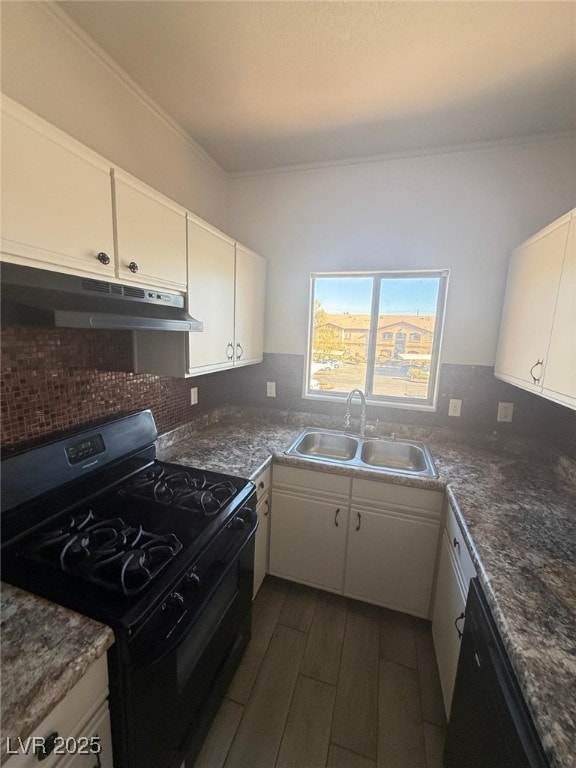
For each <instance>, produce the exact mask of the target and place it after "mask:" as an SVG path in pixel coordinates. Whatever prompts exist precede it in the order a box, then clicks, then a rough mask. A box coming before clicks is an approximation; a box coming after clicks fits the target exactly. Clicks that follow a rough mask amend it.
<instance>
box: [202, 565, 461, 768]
mask: <svg viewBox="0 0 576 768" xmlns="http://www.w3.org/2000/svg"><path fill="white" fill-rule="evenodd" d="M445 727H446V719H445V715H444V707H443V704H442V696H441V692H440V682H439V679H438V670H437V667H436V659H435V656H434V649H433V646H432V634H431V630H430V623H429V622H426V621H422V620H420V619H415V618H412V617H410V616H406V615H404V614H401V613H395V612H394V611H388V610H386V609H383V608H378V607H377V606H373V605H367V604H365V603H359V602H357V601H355V600H349V599H347V598H344V597H341V596H339V595H332V594H329V593H327V592H321V591H319V590H315V589H311V588H309V587H304V586H301V585H299V584H294V583H291V582H288V581H283V580H281V579H276V578H273V577H270V576H267V577H266V579H265V581H264V584H263V585H262V588H261V589H260V592H259V593H258V595H257V597H256V599H255V601H254V615H253V628H252V640H251V643H250V645H249V646H248V649H247V651H246V654H245V656H244V658H243V660H242V663H241V665H240V667H239V669H238V671H237V673H236V677H235V678H234V680H233V681H232V684H231V686H230V688H229V690H228V693H227V696H226V699H225V700H224V702H223V703H222V706H221V707H220V711H219V713H218V715H217V717H216V720H215V721H214V724H213V726H212V729H211V731H210V733H209V734H208V737H207V739H206V742H205V744H204V747H203V749H202V752H201V754H200V755H199V757H198V760H197V761H196V764H195V768H222V767H224V768H442V757H441V755H442V748H443V743H444V735H445Z"/></svg>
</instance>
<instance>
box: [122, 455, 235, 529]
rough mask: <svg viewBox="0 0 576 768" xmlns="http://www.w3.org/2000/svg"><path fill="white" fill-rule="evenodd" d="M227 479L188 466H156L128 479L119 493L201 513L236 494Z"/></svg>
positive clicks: (213, 511)
mask: <svg viewBox="0 0 576 768" xmlns="http://www.w3.org/2000/svg"><path fill="white" fill-rule="evenodd" d="M237 492H238V489H237V488H236V486H235V485H234V483H232V482H231V481H230V480H217V481H213V480H211V479H209V478H208V477H207V476H206V475H204V474H202V473H199V472H191V471H189V470H174V469H173V468H171V467H166V466H155V467H151V468H150V469H147V470H145V471H143V472H140V473H139V474H138V475H137V476H136V477H135V478H133V479H131V480H129V481H128V482H127V483H126V484H125V485H124V486H123V488H122V489H121V491H120V493H122V494H123V495H127V496H133V497H136V498H140V499H146V500H148V501H155V502H157V503H158V504H164V505H166V506H171V507H177V508H179V509H185V510H187V511H188V512H195V513H198V514H201V515H204V516H208V517H210V516H212V515H215V514H217V513H218V512H219V511H220V510H221V509H222V508H223V507H225V506H226V504H228V502H229V501H230V500H231V499H232V498H233V497H234V496H235V495H236V493H237Z"/></svg>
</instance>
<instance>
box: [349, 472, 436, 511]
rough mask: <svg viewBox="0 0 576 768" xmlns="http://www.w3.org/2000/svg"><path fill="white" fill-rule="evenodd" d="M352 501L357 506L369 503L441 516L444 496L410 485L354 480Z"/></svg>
mask: <svg viewBox="0 0 576 768" xmlns="http://www.w3.org/2000/svg"><path fill="white" fill-rule="evenodd" d="M352 501H353V502H354V503H356V504H361V503H363V502H365V503H366V502H367V503H368V504H380V505H381V504H384V505H386V506H391V507H401V508H413V509H425V510H428V511H430V512H437V513H438V515H439V514H440V512H441V511H442V506H443V503H444V494H443V493H442V492H441V491H429V490H427V489H425V488H413V487H412V486H409V485H395V484H394V483H386V482H380V481H377V480H360V479H359V478H354V480H353V481H352Z"/></svg>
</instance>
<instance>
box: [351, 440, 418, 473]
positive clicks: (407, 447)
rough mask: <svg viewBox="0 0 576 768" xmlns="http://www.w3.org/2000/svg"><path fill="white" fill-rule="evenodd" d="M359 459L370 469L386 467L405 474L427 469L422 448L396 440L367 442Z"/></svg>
mask: <svg viewBox="0 0 576 768" xmlns="http://www.w3.org/2000/svg"><path fill="white" fill-rule="evenodd" d="M360 459H361V461H362V462H363V463H364V464H369V465H370V466H371V467H387V468H388V469H401V470H403V471H407V472H424V471H425V470H426V468H427V464H426V456H425V453H424V448H423V447H422V448H421V447H420V446H419V445H414V443H405V442H403V441H402V442H400V441H396V440H369V441H367V442H365V443H364V444H363V445H362V451H361V452H360Z"/></svg>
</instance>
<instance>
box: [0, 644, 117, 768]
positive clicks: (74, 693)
mask: <svg viewBox="0 0 576 768" xmlns="http://www.w3.org/2000/svg"><path fill="white" fill-rule="evenodd" d="M107 695H108V666H107V657H106V654H104V655H103V656H101V657H100V658H99V659H97V660H96V661H94V662H93V663H92V664H91V665H90V666H89V667H88V669H87V670H86V673H85V674H84V676H83V677H82V678H81V679H80V680H79V681H78V682H77V683H76V685H75V686H74V687H73V688H72V689H71V690H70V691H68V693H67V694H66V696H65V697H64V698H63V699H62V701H61V702H60V703H59V704H57V705H56V706H55V707H54V709H53V710H52V712H50V714H49V715H48V716H47V717H46V718H45V719H44V720H43V721H42V722H41V723H40V725H38V726H37V727H36V728H35V729H34V731H33V732H32V733H31V734H30V741H28V742H26V738H25V737H24V735H23V734H18V733H14V734H4V737H5V738H9V739H10V750H13V751H17V754H13V755H11V756H10V758H9V760H8V762H7V763H6V767H7V768H36V766H38V765H39V762H38V758H37V757H36V755H35V754H34V749H33V748H32V747H30V749H27V750H26V752H27V754H25V753H24V751H23V750H22V749H20V745H19V743H18V737H19V736H20V737H21V738H22V741H23V743H24V744H26V743H28V744H31V739H32V738H34V737H35V736H36V737H44V738H45V737H47V736H49V735H50V734H51V733H53V732H54V731H56V732H57V733H58V735H59V736H61V737H63V738H64V739H66V738H68V737H76V738H77V737H79V736H88V737H90V736H92V735H94V734H91V733H85V728H84V726H85V724H88V725H89V721H90V719H91V718H93V717H94V715H95V713H96V712H97V710H98V709H99V708H100V707H101V705H102V703H103V702H104V701H105V699H106V696H107ZM62 757H63V755H61V754H58V755H55V754H52V755H50V756H49V757H47V758H46V759H45V760H44V761H43V762H42V763H41V764H42V766H43V767H44V768H54V767H55V766H57V765H59V764H60V763H59V761H61V760H62ZM94 762H96V761H94Z"/></svg>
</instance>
